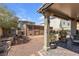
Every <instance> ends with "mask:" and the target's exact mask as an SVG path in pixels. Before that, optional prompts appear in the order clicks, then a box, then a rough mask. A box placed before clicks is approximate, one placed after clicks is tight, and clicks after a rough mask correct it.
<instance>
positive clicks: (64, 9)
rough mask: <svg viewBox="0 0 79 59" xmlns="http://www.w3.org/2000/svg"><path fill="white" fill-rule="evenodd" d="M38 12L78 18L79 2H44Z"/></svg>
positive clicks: (66, 17) (65, 17)
mask: <svg viewBox="0 0 79 59" xmlns="http://www.w3.org/2000/svg"><path fill="white" fill-rule="evenodd" d="M39 12H40V13H43V12H49V13H51V15H53V16H57V17H60V18H64V19H72V20H74V19H76V20H79V3H46V4H44V5H43V6H42V7H41V8H40V9H39Z"/></svg>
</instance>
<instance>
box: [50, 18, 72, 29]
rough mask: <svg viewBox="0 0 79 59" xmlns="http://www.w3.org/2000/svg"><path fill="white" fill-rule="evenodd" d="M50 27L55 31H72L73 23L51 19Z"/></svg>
mask: <svg viewBox="0 0 79 59" xmlns="http://www.w3.org/2000/svg"><path fill="white" fill-rule="evenodd" d="M50 26H51V27H53V29H54V30H62V28H63V29H64V30H70V29H71V21H67V20H64V19H61V18H57V17H56V18H54V19H50Z"/></svg>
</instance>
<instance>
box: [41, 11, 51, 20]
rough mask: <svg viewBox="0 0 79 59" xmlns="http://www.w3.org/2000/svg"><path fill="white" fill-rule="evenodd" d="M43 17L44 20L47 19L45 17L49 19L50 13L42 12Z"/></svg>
mask: <svg viewBox="0 0 79 59" xmlns="http://www.w3.org/2000/svg"><path fill="white" fill-rule="evenodd" d="M43 15H44V17H45V18H47V17H50V15H51V13H50V12H47V11H45V12H43Z"/></svg>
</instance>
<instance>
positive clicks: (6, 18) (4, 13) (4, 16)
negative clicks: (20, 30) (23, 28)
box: [0, 7, 18, 36]
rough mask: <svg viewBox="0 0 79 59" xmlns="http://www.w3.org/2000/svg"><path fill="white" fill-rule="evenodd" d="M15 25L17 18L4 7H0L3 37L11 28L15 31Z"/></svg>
mask: <svg viewBox="0 0 79 59" xmlns="http://www.w3.org/2000/svg"><path fill="white" fill-rule="evenodd" d="M17 25H18V17H16V16H15V15H14V14H13V13H12V12H11V11H10V10H8V9H7V8H6V7H0V27H1V28H2V29H3V33H4V36H5V35H6V34H7V33H9V31H10V30H11V29H12V28H14V29H16V28H17ZM7 35H8V34H7ZM9 35H10V33H9Z"/></svg>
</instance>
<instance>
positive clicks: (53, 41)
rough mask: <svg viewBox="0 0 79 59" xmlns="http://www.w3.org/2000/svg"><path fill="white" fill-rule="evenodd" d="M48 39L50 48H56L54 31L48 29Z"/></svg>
mask: <svg viewBox="0 0 79 59" xmlns="http://www.w3.org/2000/svg"><path fill="white" fill-rule="evenodd" d="M49 39H50V43H49V46H50V48H51V49H55V48H57V45H56V36H55V32H54V31H50V33H49Z"/></svg>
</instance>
